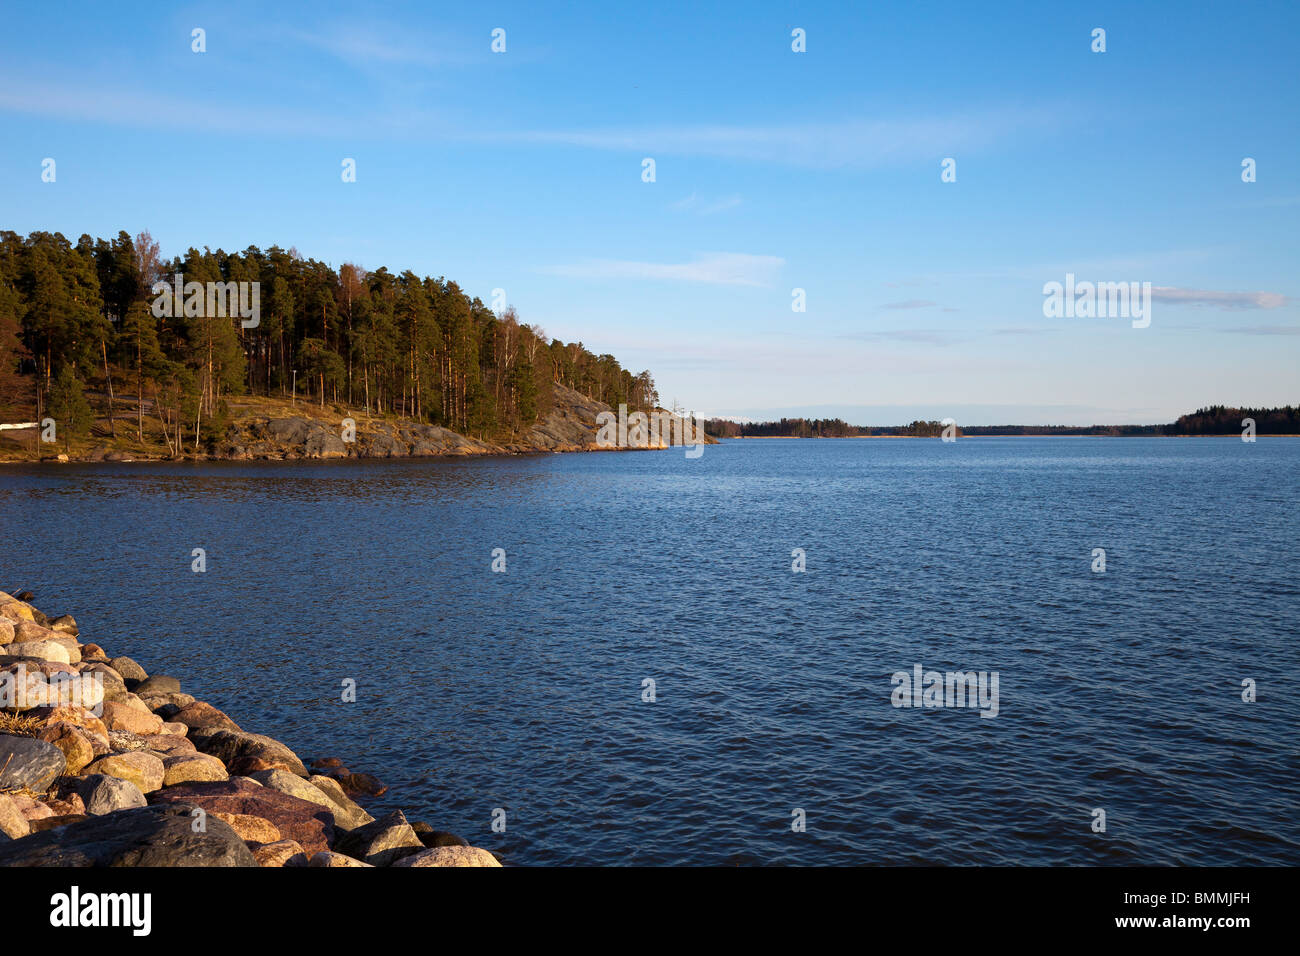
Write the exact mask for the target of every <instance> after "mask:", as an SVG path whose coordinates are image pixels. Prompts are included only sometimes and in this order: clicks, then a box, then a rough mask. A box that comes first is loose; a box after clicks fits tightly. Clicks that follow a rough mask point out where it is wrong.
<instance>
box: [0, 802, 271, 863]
mask: <svg viewBox="0 0 1300 956" xmlns="http://www.w3.org/2000/svg"><path fill="white" fill-rule="evenodd" d="M193 809H194V808H193V807H187V806H183V805H180V804H176V805H172V806H158V807H141V808H138V809H131V810H120V811H118V812H116V813H110V814H105V815H103V816H97V817H88V818H87V819H85V820H82V821H80V822H77V823H70V824H68V825H67V826H63V827H58V828H56V829H51V830H44V831H41V832H37V833H32V834H29V835H28V836H24V837H20V838H18V839H17V840H11V841H9V842H7V843H0V866H256V865H257V860H256V859H255V858H254V857H253V854H252V851H251V850H249V848H248V846H247V845H246V844H245V843H244V841H243V840H241V839H240V838H239V836H238V834H236V833H235V831H234V830H233V829H231V828H230V826H228V825H227V824H225V823H223V822H222V821H221V820H216V819H209V820H208V821H207V824H206V826H205V827H204V828H203V830H202V831H201V832H197V833H196V832H195V829H194V827H193V825H192V824H193V820H194V817H193V814H192V811H193Z"/></svg>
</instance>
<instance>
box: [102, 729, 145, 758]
mask: <svg viewBox="0 0 1300 956" xmlns="http://www.w3.org/2000/svg"><path fill="white" fill-rule="evenodd" d="M150 736H153V735H152V734H151V735H150ZM108 749H109V750H111V751H112V752H113V753H115V754H121V753H129V752H131V751H133V750H148V749H149V742H148V741H147V740H145V739H144V736H143V735H141V734H133V733H131V731H129V730H110V731H109V732H108Z"/></svg>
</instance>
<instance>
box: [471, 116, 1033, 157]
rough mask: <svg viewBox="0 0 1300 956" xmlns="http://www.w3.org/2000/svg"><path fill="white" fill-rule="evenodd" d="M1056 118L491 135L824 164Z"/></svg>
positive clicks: (992, 136) (979, 139) (996, 136)
mask: <svg viewBox="0 0 1300 956" xmlns="http://www.w3.org/2000/svg"><path fill="white" fill-rule="evenodd" d="M1055 122H1057V120H1055V119H1054V118H1053V116H1052V114H1051V113H1049V112H1048V111H1046V110H997V111H991V112H984V113H978V114H975V113H972V114H967V115H964V116H951V117H941V118H933V119H889V120H865V119H855V120H845V121H840V122H825V123H802V124H789V125H774V126H725V125H701V126H651V127H638V128H631V127H629V128H618V129H615V128H607V129H592V130H531V131H522V132H504V133H495V134H485V136H484V137H483V138H486V139H491V140H497V141H502V142H525V143H549V144H553V145H557V146H576V147H580V148H585V149H602V150H613V151H619V152H639V153H641V154H642V155H646V156H654V155H656V154H663V155H677V156H711V157H715V158H722V159H734V160H754V161H758V162H774V163H784V164H788V165H794V166H809V167H815V168H821V169H829V168H836V167H855V168H866V167H872V166H881V165H885V164H889V163H896V162H911V161H916V160H933V161H934V162H935V163H938V161H939V158H940V157H942V156H949V155H953V151H954V150H959V149H960V150H970V149H977V148H980V147H983V146H987V145H989V144H991V143H993V142H995V141H997V140H1000V139H1003V138H1005V137H1007V136H1009V135H1011V134H1013V133H1016V132H1020V131H1022V130H1030V129H1032V130H1039V129H1041V128H1043V127H1046V126H1049V125H1052V124H1053V123H1055Z"/></svg>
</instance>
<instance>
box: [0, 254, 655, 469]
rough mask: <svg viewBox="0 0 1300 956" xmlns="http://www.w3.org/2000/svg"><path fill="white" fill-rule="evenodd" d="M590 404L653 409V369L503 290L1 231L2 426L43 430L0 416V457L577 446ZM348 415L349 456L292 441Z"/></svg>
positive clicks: (313, 440) (292, 258) (282, 259)
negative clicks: (634, 367) (487, 295)
mask: <svg viewBox="0 0 1300 956" xmlns="http://www.w3.org/2000/svg"><path fill="white" fill-rule="evenodd" d="M589 404H590V405H591V406H593V407H595V408H596V411H597V412H598V411H600V410H608V409H610V408H617V407H619V406H620V405H626V406H627V407H628V408H629V409H630V410H631V411H636V412H642V413H650V412H653V411H655V410H656V409H658V408H659V395H658V391H657V389H656V387H655V383H654V379H653V377H652V376H651V374H650V372H649V371H642V372H639V373H635V374H634V373H633V372H631V371H629V370H627V369H624V368H623V367H622V366H621V365H620V364H619V362H618V360H617V359H616V358H615V357H614V356H612V355H608V354H602V355H597V354H594V353H593V352H591V351H590V350H588V349H587V348H586V347H585V346H584V345H583V344H582V343H581V342H569V343H565V342H562V341H560V340H559V339H553V338H551V337H550V336H548V335H547V334H546V332H545V331H544V330H543V329H541V328H540V327H539V326H537V325H529V324H525V323H524V322H522V321H521V320H520V318H519V316H518V314H517V312H516V311H515V309H514V307H513V306H509V305H508V304H507V302H506V296H505V290H503V289H494V290H492V306H491V307H489V306H488V305H485V304H484V303H483V302H482V301H481V300H480V299H479V298H477V297H474V296H471V295H469V294H468V293H466V292H465V291H463V290H462V289H461V288H460V287H459V286H458V285H457V284H456V283H455V282H453V281H451V280H448V279H446V278H443V277H438V278H431V277H427V276H426V277H423V278H422V277H420V276H418V275H416V274H415V273H414V272H411V271H410V270H407V271H403V272H401V273H400V274H395V273H392V272H389V271H388V270H387V269H386V268H383V267H380V268H376V269H370V270H367V269H364V268H362V267H361V266H358V265H356V264H354V263H343V264H342V265H340V266H339V267H338V268H337V269H335V268H334V267H333V266H331V265H329V264H327V263H324V262H319V261H317V260H315V259H304V258H303V257H302V256H301V255H300V254H299V253H298V252H297V251H296V250H295V249H292V248H290V249H287V250H286V249H282V248H280V247H279V246H272V247H270V248H269V249H267V250H265V251H263V250H262V249H259V248H258V247H256V246H249V247H248V248H247V249H245V250H243V251H242V252H226V251H224V250H222V249H217V250H215V251H213V250H211V249H208V248H204V249H203V250H202V251H199V250H198V249H195V248H193V247H191V248H190V249H188V250H186V252H185V254H184V255H183V256H174V257H172V258H171V259H165V258H164V257H163V256H162V253H161V251H160V249H159V246H158V244H157V243H156V242H155V241H154V240H153V238H152V237H151V236H150V235H149V233H148V232H142V233H140V234H139V235H137V236H135V237H134V238H133V237H131V236H130V235H129V234H128V233H126V232H119V233H118V235H117V236H116V238H113V239H97V238H93V237H91V236H89V235H83V236H81V237H80V239H78V240H77V242H76V243H75V245H74V244H73V243H71V242H70V241H69V240H68V239H67V238H65V237H64V236H63V235H62V234H61V233H57V232H55V233H48V232H33V233H31V234H30V235H28V236H27V237H26V238H24V237H22V236H20V235H18V234H17V233H14V232H11V231H0V425H24V424H25V425H28V426H32V423H35V426H34V427H28V428H26V429H11V428H2V427H0V460H2V459H5V458H10V459H12V458H21V459H24V460H30V459H31V458H33V457H36V458H40V457H54V456H52V455H51V451H52V449H53V446H55V445H58V446H61V447H60V449H59V452H60V453H62V454H64V455H66V456H68V458H72V457H74V456H75V457H85V456H91V457H92V460H102V459H104V458H107V459H108V460H118V459H120V458H121V457H131V458H136V459H140V458H145V459H158V458H171V459H180V458H198V459H204V458H209V457H216V458H236V459H239V458H244V457H250V458H258V457H263V458H277V457H354V456H355V457H399V456H402V455H403V454H407V455H436V454H503V453H504V454H508V453H519V452H529V451H555V450H584V449H585V447H586V446H587V445H588V442H587V441H586V440H585V436H584V435H583V434H581V433H580V432H578V431H575V430H574V428H573V427H572V426H573V425H574V424H575V420H577V419H585V418H586V417H587V415H586V412H587V408H586V406H587V405H589ZM309 409H312V411H309ZM673 411H674V412H675V413H677V414H681V411H680V410H678V409H673ZM591 417H592V418H593V419H594V414H593V415H592V416H591ZM296 419H301V420H304V421H305V422H306V424H305V425H304V424H303V421H295V422H293V423H292V424H287V425H277V424H276V422H278V421H282V420H283V421H291V420H296ZM344 419H351V420H352V421H353V422H355V423H356V434H357V436H358V442H357V443H356V444H357V446H358V447H353V448H349V449H343V450H342V451H340V449H339V447H338V445H337V444H336V443H335V441H333V440H331V439H330V438H329V437H328V436H326V435H315V436H314V437H312V436H308V437H302V438H301V440H300V435H299V434H298V433H299V432H301V431H302V430H303V429H304V428H305V429H306V430H307V431H311V432H315V431H318V429H317V428H316V425H315V424H313V423H321V422H323V423H327V424H328V425H329V426H330V427H331V428H332V429H334V432H335V437H336V438H338V440H339V442H344V443H348V444H351V443H350V442H347V440H346V439H345V438H343V433H342V431H341V426H342V424H343V420H344ZM47 421H49V422H52V423H53V425H54V431H53V432H48V431H47V430H46V426H45V423H46V422H47ZM576 423H577V424H581V422H580V421H578V422H576ZM259 429H262V430H261V431H259ZM267 429H269V433H268V432H267V431H266V430H267ZM51 438H52V440H51ZM42 439H43V440H42ZM363 439H370V440H363ZM277 443H279V444H282V445H284V446H285V447H284V448H282V449H277V448H276V447H275V446H276V445H277ZM592 444H594V442H592ZM298 446H302V447H298ZM96 456H97V457H96Z"/></svg>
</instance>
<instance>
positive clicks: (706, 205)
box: [669, 193, 744, 216]
mask: <svg viewBox="0 0 1300 956" xmlns="http://www.w3.org/2000/svg"><path fill="white" fill-rule="evenodd" d="M743 202H744V200H743V199H742V198H741V197H740V196H723V197H721V198H719V199H702V198H701V197H700V196H699V195H697V194H696V193H691V194H690V195H689V196H687V197H686V198H684V199H678V200H677V201H676V202H673V203H669V205H670V206H671V207H672V208H673V209H677V210H680V211H689V212H694V213H698V214H699V215H701V216H712V215H713V214H714V213H719V212H726V211H727V210H728V209H735V208H736V207H737V206H739V205H740V204H741V203H743Z"/></svg>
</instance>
